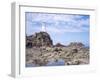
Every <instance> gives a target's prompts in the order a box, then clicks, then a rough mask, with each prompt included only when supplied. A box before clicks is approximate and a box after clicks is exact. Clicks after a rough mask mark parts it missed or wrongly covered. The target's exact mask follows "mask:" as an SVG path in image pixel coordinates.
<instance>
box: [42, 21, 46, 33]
mask: <svg viewBox="0 0 100 80" xmlns="http://www.w3.org/2000/svg"><path fill="white" fill-rule="evenodd" d="M42 31H43V32H46V24H45V22H42Z"/></svg>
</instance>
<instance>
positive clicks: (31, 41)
mask: <svg viewBox="0 0 100 80" xmlns="http://www.w3.org/2000/svg"><path fill="white" fill-rule="evenodd" d="M26 38H27V39H26V47H30V46H32V47H34V46H35V47H41V46H49V47H51V46H53V42H52V39H51V37H50V35H49V34H48V33H47V32H39V33H35V34H34V35H31V36H27V37H26Z"/></svg>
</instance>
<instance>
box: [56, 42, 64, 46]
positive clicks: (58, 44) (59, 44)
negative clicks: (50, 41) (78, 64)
mask: <svg viewBox="0 0 100 80" xmlns="http://www.w3.org/2000/svg"><path fill="white" fill-rule="evenodd" d="M55 47H65V45H63V44H61V43H57V44H56V45H55Z"/></svg>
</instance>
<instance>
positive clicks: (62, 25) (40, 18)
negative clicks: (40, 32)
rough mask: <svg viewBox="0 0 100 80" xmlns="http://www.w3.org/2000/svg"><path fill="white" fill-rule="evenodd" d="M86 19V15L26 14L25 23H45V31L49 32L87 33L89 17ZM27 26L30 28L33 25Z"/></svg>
mask: <svg viewBox="0 0 100 80" xmlns="http://www.w3.org/2000/svg"><path fill="white" fill-rule="evenodd" d="M86 17H87V16H86V15H65V14H46V13H42V14H41V13H28V15H27V21H29V22H30V23H29V24H31V23H34V22H39V23H41V22H46V26H47V31H49V32H55V33H65V32H87V31H89V17H88V18H86ZM29 26H31V28H32V27H33V26H34V25H28V27H29ZM37 27H38V26H37ZM33 28H35V27H33Z"/></svg>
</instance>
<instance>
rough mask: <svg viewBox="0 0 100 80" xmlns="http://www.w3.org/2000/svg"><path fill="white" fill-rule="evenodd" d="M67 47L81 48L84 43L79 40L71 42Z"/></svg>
mask: <svg viewBox="0 0 100 80" xmlns="http://www.w3.org/2000/svg"><path fill="white" fill-rule="evenodd" d="M67 47H71V48H83V47H84V44H82V43H81V42H71V43H70V44H69V45H68V46H67Z"/></svg>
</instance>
